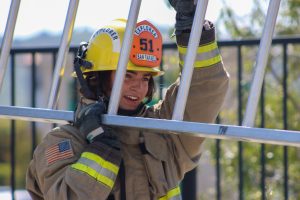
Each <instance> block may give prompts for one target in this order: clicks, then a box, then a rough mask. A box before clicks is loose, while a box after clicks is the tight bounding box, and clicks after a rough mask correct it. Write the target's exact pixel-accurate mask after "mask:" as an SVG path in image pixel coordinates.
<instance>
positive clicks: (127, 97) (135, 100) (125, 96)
mask: <svg viewBox="0 0 300 200" xmlns="http://www.w3.org/2000/svg"><path fill="white" fill-rule="evenodd" d="M124 98H125V99H126V100H128V101H132V102H137V101H139V99H140V98H139V97H137V96H133V95H124Z"/></svg>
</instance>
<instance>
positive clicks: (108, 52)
mask: <svg viewBox="0 0 300 200" xmlns="http://www.w3.org/2000/svg"><path fill="white" fill-rule="evenodd" d="M125 28H126V20H125V19H117V20H114V21H112V23H111V24H110V25H108V26H105V27H103V28H101V29H99V30H97V31H96V32H95V33H94V34H93V35H92V37H91V38H90V40H89V42H88V46H87V51H86V55H85V58H84V60H86V61H88V62H90V63H91V67H83V66H82V67H81V71H82V73H83V74H84V73H87V72H94V71H105V70H116V69H117V66H118V60H119V57H120V51H121V47H122V42H123V39H124V33H125ZM161 58H162V36H161V34H160V32H159V30H158V29H157V28H156V27H155V26H154V25H152V24H151V23H150V22H148V21H146V20H144V21H141V22H139V23H138V24H137V26H136V29H135V32H134V36H133V44H132V48H131V52H130V57H129V62H128V64H127V70H132V71H146V72H150V73H151V74H152V75H153V76H158V75H161V74H163V72H162V71H160V70H159V65H160V63H161Z"/></svg>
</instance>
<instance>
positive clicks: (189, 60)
mask: <svg viewBox="0 0 300 200" xmlns="http://www.w3.org/2000/svg"><path fill="white" fill-rule="evenodd" d="M207 4H208V0H198V2H197V5H196V12H195V16H194V20H193V25H192V30H191V35H190V38H189V43H188V48H187V55H186V57H185V59H184V66H183V72H182V76H181V78H180V85H179V89H178V93H177V97H176V101H175V107H174V110H173V115H172V120H180V121H181V120H183V115H184V111H185V107H186V102H187V97H188V93H189V88H190V85H191V80H192V75H193V70H194V62H195V59H196V53H197V48H198V46H199V42H200V38H201V34H202V27H203V22H204V17H205V13H206V10H207Z"/></svg>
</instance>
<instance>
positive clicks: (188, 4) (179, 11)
mask: <svg viewBox="0 0 300 200" xmlns="http://www.w3.org/2000/svg"><path fill="white" fill-rule="evenodd" d="M169 3H170V4H171V6H172V7H173V8H174V9H175V10H176V23H175V34H176V35H179V34H180V33H182V32H183V31H185V30H191V29H192V25H193V20H194V15H195V11H196V5H195V4H194V0H169Z"/></svg>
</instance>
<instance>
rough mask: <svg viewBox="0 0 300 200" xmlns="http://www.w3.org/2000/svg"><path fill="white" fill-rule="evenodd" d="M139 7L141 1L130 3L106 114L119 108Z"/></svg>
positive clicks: (113, 113)
mask: <svg viewBox="0 0 300 200" xmlns="http://www.w3.org/2000/svg"><path fill="white" fill-rule="evenodd" d="M140 7H141V0H132V1H131V5H130V10H129V15H128V21H127V23H126V29H125V33H124V39H123V44H122V48H121V52H120V57H119V61H118V69H117V72H116V77H115V81H114V84H113V88H112V92H111V98H110V100H109V105H108V114H111V115H115V114H117V111H118V108H119V103H120V96H121V89H122V85H123V82H124V77H125V73H126V68H127V63H128V60H129V53H130V49H131V46H132V38H133V31H134V29H135V26H136V21H137V17H138V14H139V11H140Z"/></svg>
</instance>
